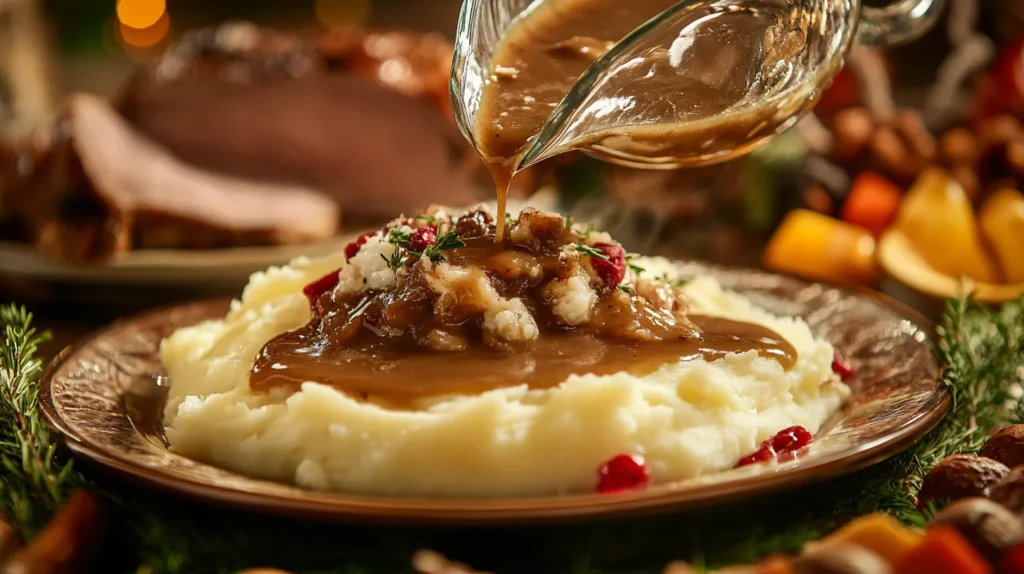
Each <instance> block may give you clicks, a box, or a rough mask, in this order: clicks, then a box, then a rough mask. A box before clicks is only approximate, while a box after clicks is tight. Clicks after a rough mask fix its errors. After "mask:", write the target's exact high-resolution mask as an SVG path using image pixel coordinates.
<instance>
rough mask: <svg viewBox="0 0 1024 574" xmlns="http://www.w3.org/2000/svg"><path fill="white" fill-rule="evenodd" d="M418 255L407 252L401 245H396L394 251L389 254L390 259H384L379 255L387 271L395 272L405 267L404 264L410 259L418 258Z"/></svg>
mask: <svg viewBox="0 0 1024 574" xmlns="http://www.w3.org/2000/svg"><path fill="white" fill-rule="evenodd" d="M418 255H419V254H418V253H415V252H412V251H409V250H408V249H406V248H404V247H402V246H401V245H396V246H395V250H394V251H392V252H391V258H388V257H385V256H384V255H383V254H381V256H380V258H381V259H383V260H384V261H385V262H387V264H388V269H390V270H392V271H396V270H398V269H401V268H402V267H405V264H406V263H408V262H409V259H410V257H416V256H418Z"/></svg>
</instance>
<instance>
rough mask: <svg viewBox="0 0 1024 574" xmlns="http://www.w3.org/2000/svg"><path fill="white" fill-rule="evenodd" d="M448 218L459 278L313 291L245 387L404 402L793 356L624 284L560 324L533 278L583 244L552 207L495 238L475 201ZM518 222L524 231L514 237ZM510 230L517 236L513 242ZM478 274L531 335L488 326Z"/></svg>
mask: <svg viewBox="0 0 1024 574" xmlns="http://www.w3.org/2000/svg"><path fill="white" fill-rule="evenodd" d="M527 218H532V219H531V220H527ZM524 221H526V223H523V222H524ZM546 223H547V224H548V225H545V224H546ZM453 228H454V229H455V230H456V231H458V233H459V234H460V236H462V237H463V238H464V239H463V241H464V242H465V246H464V247H461V248H458V249H454V250H451V251H447V252H446V255H445V260H446V263H448V264H451V265H456V266H459V267H462V268H465V269H468V273H467V274H466V275H465V276H466V277H468V279H466V280H465V287H463V284H462V283H453V284H451V288H450V290H448V291H446V294H445V295H443V296H439V295H438V294H437V293H436V292H435V291H434V290H432V289H431V287H430V284H429V278H430V277H431V276H430V275H429V273H430V272H429V270H428V267H427V266H426V265H423V263H425V262H419V263H415V264H411V265H410V266H408V267H406V268H405V270H404V271H403V272H402V273H401V274H399V276H398V279H397V282H396V284H395V286H394V287H392V288H389V289H386V290H379V291H373V290H368V291H363V292H361V293H353V294H336V293H335V292H334V291H326V292H324V293H322V294H319V295H314V296H313V300H312V301H311V306H312V309H313V317H312V319H311V320H310V322H309V323H308V324H307V325H305V326H303V327H302V328H300V329H297V330H295V331H292V332H288V333H284V334H282V335H280V336H278V337H276V338H275V339H273V340H271V341H270V342H269V343H267V345H266V346H265V347H264V348H263V349H262V351H261V352H260V354H259V355H258V357H257V358H256V361H255V364H254V365H253V367H252V371H251V373H250V379H249V384H250V386H251V388H252V389H253V390H254V391H259V392H264V391H269V390H271V389H274V388H285V389H288V390H292V391H294V390H295V389H296V388H297V387H298V386H299V385H300V384H301V383H303V382H305V381H319V382H322V383H325V384H328V385H331V386H333V387H335V388H337V389H339V390H341V391H343V392H345V393H346V394H348V395H349V396H352V397H357V398H371V399H372V400H374V401H376V402H381V403H382V404H387V405H394V406H399V407H408V406H410V405H411V404H412V403H413V402H414V401H415V400H416V399H419V398H422V397H428V396H436V395H451V394H478V393H481V392H484V391H488V390H492V389H497V388H502V387H509V386H516V385H521V384H525V385H527V386H528V387H529V388H533V389H544V388H549V387H552V386H555V385H558V384H559V383H561V382H562V381H564V380H565V379H566V378H567V377H568V376H569V375H572V374H586V373H593V374H597V375H605V374H611V373H615V372H618V371H626V372H629V373H633V374H636V375H643V374H649V373H651V372H653V371H655V370H657V369H658V368H659V367H661V366H663V365H666V364H672V363H676V362H679V361H687V360H693V359H697V358H704V359H707V360H715V359H718V358H721V357H723V356H725V354H727V353H731V352H745V351H751V350H753V351H757V352H758V353H759V354H761V355H762V356H764V357H768V358H773V359H776V360H778V361H779V363H780V364H782V365H783V367H785V368H786V369H789V368H791V367H792V366H793V364H794V363H795V361H796V359H797V354H796V351H795V349H794V348H793V347H792V346H791V345H790V344H789V343H788V342H787V341H786V340H785V339H784V338H782V337H781V336H779V335H778V334H777V333H775V332H773V331H771V330H770V329H767V328H764V327H761V326H759V325H754V324H750V323H744V322H738V321H732V320H727V319H722V318H715V317H709V316H684V315H679V314H676V313H675V312H674V311H673V310H670V309H667V308H666V307H664V306H661V307H657V306H655V304H653V303H651V301H649V300H648V299H647V298H646V296H642V295H640V294H638V293H637V292H635V291H634V290H629V289H627V290H626V291H623V290H620V289H617V288H615V287H611V288H608V287H602V288H601V289H599V290H598V299H597V303H596V305H595V306H594V307H593V309H592V312H591V315H590V318H589V320H588V321H586V322H585V323H583V324H582V325H579V326H577V327H567V326H565V325H564V324H563V323H561V322H560V320H559V318H558V317H557V316H556V315H555V314H554V312H553V311H552V307H551V306H550V300H548V299H547V298H546V296H545V292H544V288H545V286H546V285H548V284H549V283H550V281H552V280H556V279H559V278H562V279H564V278H567V277H570V276H578V275H577V274H578V273H579V272H580V269H579V266H580V265H590V263H588V262H587V259H586V257H583V256H580V257H579V258H577V259H573V258H568V259H566V258H565V257H564V256H560V255H559V254H560V253H562V252H563V248H564V247H565V246H566V245H572V244H573V243H575V236H574V235H572V232H571V231H569V230H568V229H566V227H565V223H564V220H563V219H562V218H561V217H560V216H553V218H551V217H545V216H539V215H535V214H529V215H523V216H521V218H520V220H518V221H515V222H513V223H512V227H511V232H510V233H509V234H507V237H506V238H505V239H503V240H501V241H496V240H495V238H494V230H495V224H494V223H493V222H491V221H490V220H489V218H488V217H487V216H486V215H483V213H482V212H478V213H477V214H475V215H472V216H464V217H463V218H461V219H460V220H459V221H458V222H457V223H455V224H454V225H453ZM525 228H529V229H531V230H532V231H533V233H532V234H530V235H527V236H525V237H524V234H523V233H522V231H523V229H525ZM513 238H516V240H517V241H519V242H520V243H518V244H513V242H512V241H513ZM587 257H589V256H587ZM480 278H486V280H487V281H488V282H489V284H490V285H492V286H493V288H494V291H495V292H497V294H498V295H500V296H501V297H503V298H505V299H514V298H518V299H520V300H521V301H522V302H523V304H524V305H525V307H526V308H527V309H528V311H529V313H530V316H531V317H532V318H533V320H534V322H535V323H536V327H537V329H538V331H539V333H538V336H537V337H536V338H535V339H533V340H532V341H529V342H523V343H508V342H503V341H495V340H494V339H493V337H491V338H488V334H487V332H486V329H485V328H484V327H485V325H484V319H483V311H482V309H483V308H484V307H486V302H482V301H481V300H480V297H481V295H480V291H479V289H477V288H474V287H473V286H474V285H477V284H478V283H477V280H478V279H480Z"/></svg>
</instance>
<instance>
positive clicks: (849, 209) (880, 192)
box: [841, 171, 903, 235]
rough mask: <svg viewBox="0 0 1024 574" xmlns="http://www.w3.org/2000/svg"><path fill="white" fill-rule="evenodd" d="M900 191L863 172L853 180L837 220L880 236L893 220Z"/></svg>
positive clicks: (900, 196)
mask: <svg viewBox="0 0 1024 574" xmlns="http://www.w3.org/2000/svg"><path fill="white" fill-rule="evenodd" d="M902 201H903V192H902V191H900V188H898V187H896V184H894V183H892V182H891V181H889V180H888V179H886V178H884V177H882V176H880V175H878V174H877V173H873V172H870V171H865V172H863V173H861V174H860V175H858V176H857V178H856V179H854V180H853V185H851V186H850V194H849V195H848V196H847V197H846V203H845V204H844V205H843V212H842V214H841V217H842V219H843V221H846V222H847V223H852V224H854V225H858V226H860V227H863V228H864V229H867V230H868V231H870V232H871V233H873V234H875V235H881V234H882V232H883V231H885V230H886V228H888V227H889V225H890V224H892V222H893V221H894V220H895V219H896V214H897V213H898V212H899V209H900V202H902Z"/></svg>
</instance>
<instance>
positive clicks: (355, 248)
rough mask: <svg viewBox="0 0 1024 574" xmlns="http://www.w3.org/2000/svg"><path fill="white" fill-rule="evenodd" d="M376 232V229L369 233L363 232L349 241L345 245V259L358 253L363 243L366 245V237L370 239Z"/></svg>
mask: <svg viewBox="0 0 1024 574" xmlns="http://www.w3.org/2000/svg"><path fill="white" fill-rule="evenodd" d="M376 234H377V232H376V231H371V232H369V233H364V234H362V235H360V236H359V237H357V238H356V240H355V241H353V242H352V243H349V244H348V245H346V246H345V260H346V261H348V260H349V259H352V258H353V257H355V256H356V253H359V248H360V247H362V246H363V245H366V241H367V240H368V239H370V238H371V237H373V236H374V235H376Z"/></svg>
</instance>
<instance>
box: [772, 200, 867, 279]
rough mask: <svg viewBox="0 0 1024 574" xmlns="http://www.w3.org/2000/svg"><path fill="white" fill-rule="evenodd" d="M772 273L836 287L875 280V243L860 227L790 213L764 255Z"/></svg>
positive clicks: (810, 214)
mask: <svg viewBox="0 0 1024 574" xmlns="http://www.w3.org/2000/svg"><path fill="white" fill-rule="evenodd" d="M764 265H765V267H767V268H769V269H773V270H775V271H781V272H784V273H792V274H794V275H801V276H803V277H808V278H811V279H820V280H823V281H833V282H836V283H871V282H873V281H874V279H875V239H874V237H872V236H871V234H870V233H869V232H868V231H866V230H864V229H861V228H860V227H857V226H854V225H850V224H849V223H845V222H843V221H839V220H838V219H833V218H831V217H828V216H826V215H822V214H820V213H815V212H813V211H808V210H805V209H797V210H794V211H791V212H789V214H788V215H786V218H785V219H784V220H783V221H782V224H781V225H780V226H779V228H778V230H776V231H775V235H773V236H772V238H771V240H770V241H769V242H768V246H767V247H765V251H764Z"/></svg>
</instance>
